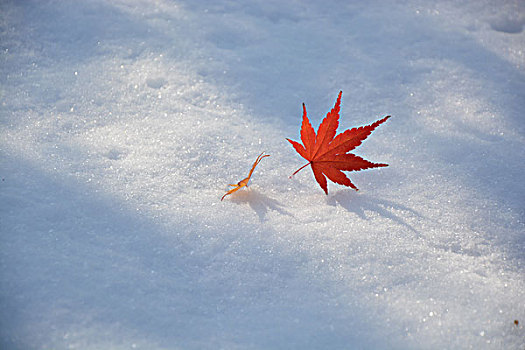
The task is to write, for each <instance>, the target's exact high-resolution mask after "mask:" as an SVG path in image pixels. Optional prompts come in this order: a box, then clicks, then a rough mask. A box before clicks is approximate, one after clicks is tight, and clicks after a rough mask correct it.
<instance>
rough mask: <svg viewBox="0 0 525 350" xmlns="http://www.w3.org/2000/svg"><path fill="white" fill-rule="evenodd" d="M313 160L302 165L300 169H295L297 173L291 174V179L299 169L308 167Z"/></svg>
mask: <svg viewBox="0 0 525 350" xmlns="http://www.w3.org/2000/svg"><path fill="white" fill-rule="evenodd" d="M311 163H312V162H309V163H306V164H305V165H303V166H302V167H300V168H299V169H297V170H296V171H295V173H293V174H292V175H290V177H289V179H291V178H292V177H293V176H294V175H295V174H297V173H298V172H299V171H301V170H302V169H304V168H306V167H307V166H308V165H310V164H311Z"/></svg>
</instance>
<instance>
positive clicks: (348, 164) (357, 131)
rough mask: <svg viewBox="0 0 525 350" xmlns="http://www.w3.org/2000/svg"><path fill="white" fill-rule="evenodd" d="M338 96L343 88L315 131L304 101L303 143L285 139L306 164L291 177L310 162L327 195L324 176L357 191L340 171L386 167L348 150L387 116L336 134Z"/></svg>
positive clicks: (359, 142) (357, 144)
mask: <svg viewBox="0 0 525 350" xmlns="http://www.w3.org/2000/svg"><path fill="white" fill-rule="evenodd" d="M341 96H342V91H340V92H339V95H338V96H337V100H336V102H335V105H334V108H332V109H331V110H330V112H328V114H327V115H326V117H325V118H324V119H323V121H322V122H321V124H320V125H319V128H318V130H317V134H316V133H315V130H314V129H313V127H312V125H311V124H310V121H309V120H308V116H307V113H306V106H305V104H304V103H303V120H302V124H301V141H302V143H303V144H300V143H299V142H296V141H293V140H290V139H288V138H287V140H288V141H289V142H290V143H291V144H292V146H293V147H294V149H295V150H296V151H297V153H299V155H301V157H303V158H304V159H306V160H307V161H308V163H307V164H306V165H304V166H302V167H301V168H299V169H298V170H297V171H295V172H294V173H293V174H292V176H293V175H295V174H296V173H297V172H299V171H300V170H301V169H303V168H305V167H306V166H308V165H311V167H312V172H313V174H314V178H315V180H316V181H317V183H318V184H319V186H321V188H322V189H323V191H324V192H325V193H326V194H328V183H327V181H326V178H327V177H328V179H329V180H330V181H332V182H335V183H338V184H340V185H343V186H347V187H351V188H353V189H355V190H356V191H357V190H358V189H357V187H356V186H355V185H354V184H353V183H352V181H350V179H349V178H348V177H347V176H346V175H345V174H344V173H343V171H359V170H364V169H370V168H378V167H385V166H388V164H384V163H372V162H370V161H368V160H366V159H364V158H361V157H359V156H357V155H355V154H352V153H348V152H350V151H352V150H354V149H355V148H356V147H358V146H359V145H361V143H362V142H363V141H364V140H365V139H366V138H367V137H368V136H370V134H371V133H372V131H374V129H375V128H377V127H378V126H379V125H381V124H382V123H384V122H386V121H387V120H388V118H390V116H386V117H383V118H382V119H379V120H377V121H375V122H374V123H372V124H370V125H366V126H361V127H356V128H352V129H348V130H346V131H344V132H342V133H340V134H338V135H336V133H337V127H338V126H339V112H340V109H341Z"/></svg>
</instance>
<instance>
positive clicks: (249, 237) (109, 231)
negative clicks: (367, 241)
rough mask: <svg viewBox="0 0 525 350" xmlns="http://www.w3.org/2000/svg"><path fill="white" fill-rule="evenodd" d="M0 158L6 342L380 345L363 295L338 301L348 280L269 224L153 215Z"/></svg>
mask: <svg viewBox="0 0 525 350" xmlns="http://www.w3.org/2000/svg"><path fill="white" fill-rule="evenodd" d="M2 163H3V168H2V174H1V177H2V179H3V181H2V182H1V186H2V188H1V191H0V197H1V198H0V199H1V200H0V213H1V216H2V226H1V241H2V245H1V248H0V261H2V264H1V265H0V274H1V278H2V288H1V290H0V310H1V313H0V315H1V316H0V326H1V327H0V328H1V331H0V338H1V339H0V345H2V348H10V349H11V348H13V349H16V348H39V347H42V346H44V345H45V346H46V347H47V346H49V347H53V348H67V347H68V346H69V345H71V344H73V343H76V342H81V343H82V344H86V345H89V346H91V345H93V346H101V347H107V345H108V344H120V343H121V342H124V343H125V342H126V341H129V344H133V343H136V344H146V345H145V346H148V345H147V344H150V345H151V344H156V345H158V346H160V347H163V348H166V347H169V348H171V347H174V346H175V347H182V348H185V349H203V348H204V349H212V348H216V347H221V346H225V347H228V346H229V345H232V344H233V345H234V346H238V347H241V348H244V347H251V346H255V347H260V348H304V349H309V348H310V349H311V348H321V347H323V346H325V345H330V348H333V349H343V348H347V346H348V344H356V345H358V346H359V347H363V348H386V345H385V344H384V341H383V340H382V337H380V336H378V335H377V334H378V332H379V331H378V330H377V329H376V325H374V322H373V321H368V317H367V312H366V306H363V305H361V304H360V303H359V295H353V297H352V298H350V299H349V300H348V304H347V305H346V306H343V305H341V304H340V300H341V298H340V294H341V293H349V291H348V286H346V287H345V286H341V285H338V283H335V282H333V281H330V279H329V276H330V274H328V273H327V274H326V275H324V274H322V273H321V274H318V273H319V271H317V273H316V274H311V273H309V272H308V269H307V268H306V266H308V265H309V264H310V263H311V259H312V257H309V256H308V255H306V254H305V253H300V252H298V251H295V250H293V249H288V248H287V247H285V246H282V245H281V244H280V243H279V242H275V241H273V239H272V238H271V237H270V236H271V235H266V234H264V235H258V234H257V233H256V232H255V230H253V227H248V226H247V227H244V228H238V229H236V230H234V232H228V231H223V230H221V231H217V230H219V228H216V229H215V230H214V229H210V228H209V227H205V226H204V225H201V224H199V221H198V220H191V219H190V220H189V221H188V220H186V219H182V218H181V219H179V220H172V222H171V223H170V224H168V225H166V223H163V224H161V223H159V222H156V220H155V219H152V218H150V217H148V216H147V215H143V214H141V213H140V211H137V210H136V209H134V208H133V207H128V204H126V203H124V202H122V201H121V200H117V199H115V198H112V197H111V196H109V195H108V194H105V193H101V192H100V191H97V190H96V189H95V188H93V187H92V186H90V185H87V184H84V183H79V182H78V181H76V180H75V179H71V178H65V177H63V176H62V175H61V174H48V173H46V172H44V171H42V170H40V169H39V167H38V166H37V165H35V164H31V163H29V162H27V161H25V160H23V159H19V158H16V157H11V156H9V155H2ZM246 196H247V201H251V200H255V201H262V202H264V204H263V206H264V207H268V206H270V207H277V205H276V204H275V203H273V201H271V200H269V199H268V198H267V197H266V196H264V195H262V194H260V193H259V194H258V193H255V194H253V193H252V194H251V195H250V194H249V193H248V194H247V195H246ZM254 197H255V199H254ZM250 198H251V199H250ZM268 202H271V203H270V204H268ZM256 207H257V206H256ZM254 210H256V211H257V210H259V209H254ZM262 210H266V209H262ZM276 210H282V209H276ZM122 339H125V340H122ZM228 344H229V345H228Z"/></svg>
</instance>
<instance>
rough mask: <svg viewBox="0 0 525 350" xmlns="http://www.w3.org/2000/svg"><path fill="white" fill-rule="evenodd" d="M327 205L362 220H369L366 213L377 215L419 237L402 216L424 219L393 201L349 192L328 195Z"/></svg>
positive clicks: (412, 210) (342, 191)
mask: <svg viewBox="0 0 525 350" xmlns="http://www.w3.org/2000/svg"><path fill="white" fill-rule="evenodd" d="M328 203H330V204H332V205H336V204H337V205H340V206H341V207H343V208H345V209H346V210H348V211H349V212H352V213H355V214H356V215H357V216H359V217H360V218H361V219H363V220H368V219H369V214H367V213H376V214H379V215H380V216H381V217H383V218H386V219H389V220H391V221H393V222H394V223H396V224H398V225H400V226H403V227H404V228H406V229H408V230H409V231H411V232H413V233H415V234H417V235H418V236H419V235H420V233H419V232H418V231H417V230H416V229H415V228H414V227H413V226H412V225H411V224H409V223H408V222H407V220H406V219H405V218H404V216H405V215H410V216H412V217H416V218H418V219H420V220H422V219H424V217H423V216H422V215H421V214H420V213H418V212H417V211H416V210H414V209H412V208H409V207H407V206H406V205H403V204H400V203H397V202H395V201H392V200H386V199H381V198H377V197H372V196H369V195H367V194H363V193H356V192H355V191H351V190H340V191H337V192H335V193H334V194H331V195H329V197H328ZM398 213H399V214H398Z"/></svg>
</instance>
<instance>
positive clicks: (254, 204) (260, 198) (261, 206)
mask: <svg viewBox="0 0 525 350" xmlns="http://www.w3.org/2000/svg"><path fill="white" fill-rule="evenodd" d="M231 201H232V202H233V203H236V204H244V203H248V204H249V205H250V208H252V209H253V211H254V212H255V213H256V214H257V216H259V219H260V220H261V221H263V220H264V219H265V218H266V214H267V213H268V211H269V210H275V211H276V212H278V213H280V214H283V215H288V216H292V217H293V215H292V214H291V213H289V212H288V211H286V210H285V209H284V208H283V205H282V204H281V203H280V202H279V201H277V200H275V199H273V198H270V197H268V196H267V195H265V194H263V193H261V192H259V191H257V190H256V189H254V188H251V187H250V188H248V189H247V190H246V191H239V192H237V193H235V194H234V195H232V197H231Z"/></svg>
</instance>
